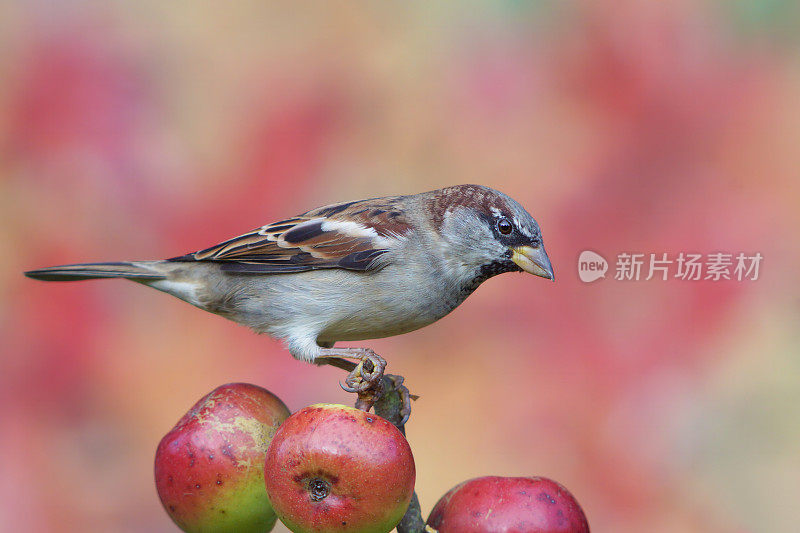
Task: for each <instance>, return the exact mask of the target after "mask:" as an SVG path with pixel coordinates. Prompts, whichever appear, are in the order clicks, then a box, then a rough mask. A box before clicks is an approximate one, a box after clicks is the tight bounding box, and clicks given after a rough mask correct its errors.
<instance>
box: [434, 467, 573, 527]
mask: <svg viewBox="0 0 800 533" xmlns="http://www.w3.org/2000/svg"><path fill="white" fill-rule="evenodd" d="M428 525H429V526H431V527H432V528H434V529H435V530H436V531H438V532H439V533H453V532H457V533H500V532H502V533H512V532H513V533H588V532H589V523H588V522H587V521H586V516H585V515H584V514H583V510H582V509H581V507H580V505H578V502H577V501H576V500H575V498H574V497H573V496H572V494H570V493H569V492H568V491H567V489H565V488H564V487H562V486H561V485H559V484H558V483H556V482H555V481H553V480H550V479H547V478H544V477H498V476H487V477H479V478H475V479H470V480H469V481H465V482H463V483H461V484H460V485H456V486H455V487H453V488H452V489H450V491H448V492H447V494H445V495H444V496H442V497H441V499H439V501H438V502H437V503H436V506H435V507H434V508H433V511H431V514H430V516H429V517H428Z"/></svg>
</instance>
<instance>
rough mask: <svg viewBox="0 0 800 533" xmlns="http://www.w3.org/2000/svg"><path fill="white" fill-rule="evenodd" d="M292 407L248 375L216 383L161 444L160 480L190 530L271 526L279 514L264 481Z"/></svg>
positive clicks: (165, 499) (177, 517) (164, 498)
mask: <svg viewBox="0 0 800 533" xmlns="http://www.w3.org/2000/svg"><path fill="white" fill-rule="evenodd" d="M289 414H290V413H289V409H288V408H287V407H286V405H284V403H283V402H282V401H281V400H280V399H279V398H278V397H277V396H275V395H274V394H272V393H271V392H269V391H267V390H265V389H262V388H261V387H258V386H256V385H250V384H248V383H230V384H228V385H222V386H220V387H217V388H216V389H214V390H213V391H211V392H210V393H209V394H207V395H206V396H204V397H203V398H201V399H200V401H198V402H197V403H196V404H194V407H192V408H191V409H190V410H189V412H188V413H186V414H185V415H183V418H181V419H180V420H179V421H178V423H177V424H176V425H175V427H174V428H172V430H171V431H170V432H169V433H167V434H166V435H165V436H164V438H163V439H161V442H160V443H159V445H158V450H157V451H156V461H155V476H156V488H157V489H158V496H159V497H160V498H161V503H162V504H164V509H166V511H167V513H168V514H169V516H170V517H171V518H172V520H173V521H174V522H175V523H176V524H177V525H178V527H180V528H181V529H182V530H184V531H189V532H196V531H203V532H221V531H241V532H245V533H249V532H266V531H270V530H272V528H273V526H274V525H275V521H276V516H275V512H274V511H273V510H272V506H271V505H270V503H269V498H268V496H267V492H266V490H265V489H264V456H265V455H266V452H267V446H269V442H270V440H272V436H273V435H274V434H275V431H276V429H277V428H278V426H279V425H280V424H281V423H282V422H283V421H284V420H286V418H287V417H288V416H289Z"/></svg>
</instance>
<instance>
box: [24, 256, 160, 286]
mask: <svg viewBox="0 0 800 533" xmlns="http://www.w3.org/2000/svg"><path fill="white" fill-rule="evenodd" d="M157 263H160V261H136V262H122V263H82V264H77V265H61V266H54V267H47V268H40V269H38V270H29V271H28V272H25V275H26V276H28V277H29V278H33V279H40V280H42V281H80V280H84V279H97V278H125V279H132V280H137V281H147V280H159V279H166V276H165V274H164V272H159V271H158V270H157V269H155V268H153V265H155V264H157Z"/></svg>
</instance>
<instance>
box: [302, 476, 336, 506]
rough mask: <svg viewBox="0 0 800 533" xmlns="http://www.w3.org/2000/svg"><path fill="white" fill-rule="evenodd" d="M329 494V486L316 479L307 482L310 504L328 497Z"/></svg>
mask: <svg viewBox="0 0 800 533" xmlns="http://www.w3.org/2000/svg"><path fill="white" fill-rule="evenodd" d="M330 492H331V484H330V483H328V482H327V481H325V480H324V479H320V478H318V477H315V478H311V479H310V480H309V481H308V494H309V497H310V498H311V501H312V502H320V501H322V500H324V499H325V498H327V497H328V494H330Z"/></svg>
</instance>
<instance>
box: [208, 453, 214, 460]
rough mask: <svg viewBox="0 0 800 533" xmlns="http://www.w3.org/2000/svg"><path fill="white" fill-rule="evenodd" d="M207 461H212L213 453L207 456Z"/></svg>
mask: <svg viewBox="0 0 800 533" xmlns="http://www.w3.org/2000/svg"><path fill="white" fill-rule="evenodd" d="M208 460H209V461H213V460H214V454H213V453H210V454H208Z"/></svg>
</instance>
